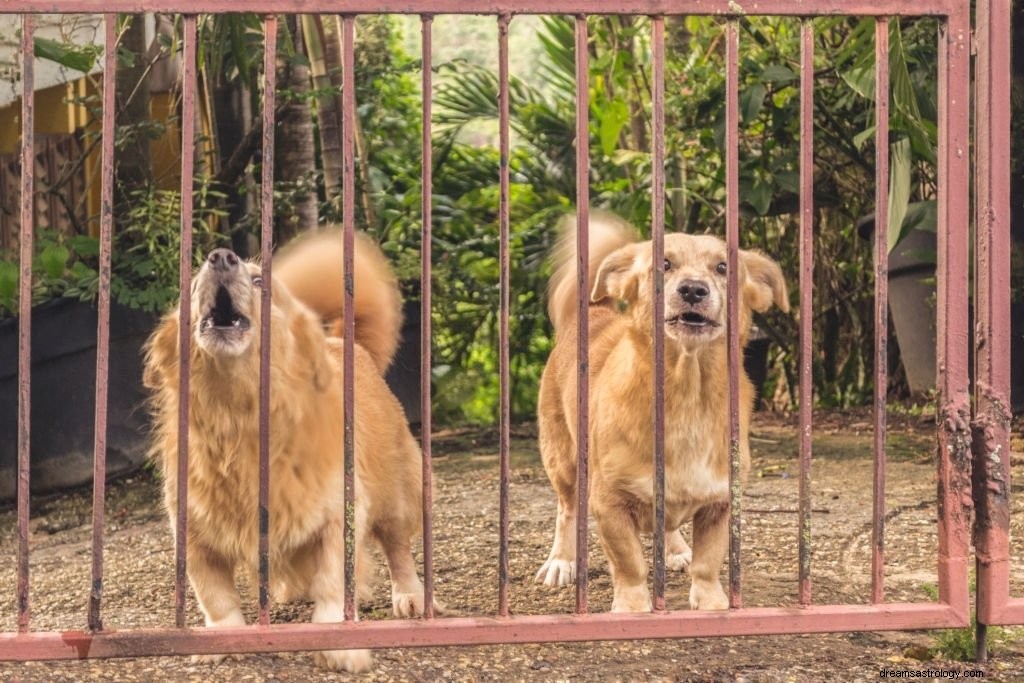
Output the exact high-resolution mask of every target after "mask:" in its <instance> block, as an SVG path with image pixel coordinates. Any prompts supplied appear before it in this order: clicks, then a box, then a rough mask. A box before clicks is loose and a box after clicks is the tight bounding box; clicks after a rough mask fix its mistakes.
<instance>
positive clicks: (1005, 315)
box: [971, 0, 1024, 655]
mask: <svg viewBox="0 0 1024 683" xmlns="http://www.w3.org/2000/svg"><path fill="white" fill-rule="evenodd" d="M1010 25H1011V14H1010V2H1009V1H1008V0H978V3H977V16H976V21H975V26H976V29H975V30H976V33H977V41H976V46H977V62H976V65H975V78H976V80H977V82H976V93H977V96H976V99H975V116H974V120H975V136H976V138H975V164H976V169H975V174H974V178H975V197H976V201H975V211H976V213H975V216H976V220H975V225H976V226H977V247H976V249H975V254H976V259H977V260H976V266H975V269H974V272H975V274H976V275H975V277H976V280H975V297H976V298H975V307H974V310H975V315H976V316H977V323H976V326H975V340H974V345H975V356H974V358H975V377H976V378H977V381H976V384H975V387H974V401H975V416H974V422H973V425H972V437H973V438H972V443H971V445H972V448H973V451H974V461H973V467H974V478H973V492H974V502H975V506H976V509H975V528H974V546H975V554H976V563H977V579H978V596H977V605H978V623H979V625H981V626H982V627H984V626H986V625H989V624H1014V623H1016V624H1019V623H1022V622H1024V600H1022V599H1021V598H1011V596H1010V490H1011V489H1010V484H1011V481H1010V360H1011V350H1010V333H1011V321H1010V291H1011V290H1010V259H1009V254H1010V248H1011V243H1010V182H1009V178H1010V156H1009V155H1010V148H1009V145H1007V144H1006V141H1007V140H1008V139H1009V138H1010V92H1011V82H1010V69H1009V64H1010V49H1011V45H1010V32H1009V31H1007V30H1006V28H1007V27H1008V26H1010ZM1017 362H1021V361H1019V360H1018V361H1017ZM983 634H984V629H983V628H981V629H980V630H979V636H982V635H983ZM978 644H979V650H978V652H979V654H982V655H987V651H986V649H985V647H984V638H983V637H979V638H978Z"/></svg>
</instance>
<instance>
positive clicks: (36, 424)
mask: <svg viewBox="0 0 1024 683" xmlns="http://www.w3.org/2000/svg"><path fill="white" fill-rule="evenodd" d="M96 322H97V313H96V309H95V308H93V306H92V305H91V304H88V303H83V302H79V301H75V300H71V299H56V300H54V301H50V302H47V303H45V304H42V305H40V306H37V307H36V308H34V309H33V310H32V377H31V380H32V385H31V390H32V394H31V402H32V406H31V435H30V448H31V456H30V457H31V475H30V476H31V479H30V483H31V488H32V492H33V493H44V492H48V491H53V490H56V489H60V488H65V487H69V486H77V485H80V484H85V483H87V482H89V481H91V480H92V471H93V438H94V437H93V425H94V420H95V392H96V385H95V378H96ZM154 323H155V319H154V317H153V316H152V315H150V314H148V313H142V312H139V311H134V310H131V309H128V308H125V307H123V306H119V305H117V304H111V310H110V369H109V384H108V387H109V389H108V398H107V475H108V476H111V477H112V476H116V475H118V474H123V473H125V472H129V471H131V470H134V469H136V468H138V467H139V466H140V465H142V464H143V462H145V460H146V450H147V436H148V434H147V431H148V430H147V426H148V415H147V412H146V409H145V405H144V402H145V398H146V395H145V393H144V391H143V389H142V383H141V379H142V357H141V354H140V349H141V348H142V344H143V343H144V342H145V340H146V338H147V337H148V336H149V333H150V331H151V330H152V329H153V325H154ZM17 434H18V320H17V319H16V318H13V319H8V320H4V321H2V322H0V500H9V499H11V498H13V497H14V496H15V495H16V491H17V489H16V481H17V466H18V440H17Z"/></svg>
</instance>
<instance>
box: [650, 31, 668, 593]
mask: <svg viewBox="0 0 1024 683" xmlns="http://www.w3.org/2000/svg"><path fill="white" fill-rule="evenodd" d="M651 29H652V36H651V129H652V135H651V137H652V138H653V141H652V146H651V152H652V154H653V156H652V158H651V245H652V246H651V250H652V256H651V258H652V259H653V264H654V315H653V319H654V329H653V330H652V331H651V335H652V336H651V338H652V339H653V340H654V348H653V351H652V353H653V355H654V415H653V422H654V424H653V429H654V453H653V456H654V591H653V592H654V609H655V611H663V610H664V609H665V17H663V16H657V17H654V18H653V19H652V25H651Z"/></svg>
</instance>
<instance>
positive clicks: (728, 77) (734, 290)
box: [725, 19, 743, 608]
mask: <svg viewBox="0 0 1024 683" xmlns="http://www.w3.org/2000/svg"><path fill="white" fill-rule="evenodd" d="M739 127H740V118H739V30H738V24H737V21H736V19H729V20H728V22H727V23H726V25H725V196H726V200H725V202H726V203H725V241H726V255H727V258H726V261H727V266H728V277H727V278H726V279H727V285H726V287H727V292H728V295H727V297H726V298H727V299H728V306H727V309H728V310H727V315H728V353H727V354H726V355H727V357H728V361H729V606H730V607H733V608H739V607H742V606H743V592H742V576H741V569H740V546H741V544H740V533H741V530H742V519H741V510H740V507H741V506H740V494H741V489H740V479H741V472H740V392H739V387H740V375H739V373H740V364H741V363H742V362H743V355H742V349H740V330H739V295H740V289H739V249H740V246H739V245H740V214H739V210H740V204H739V201H740V200H739V159H740V154H739Z"/></svg>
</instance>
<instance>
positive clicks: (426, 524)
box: [420, 15, 434, 619]
mask: <svg viewBox="0 0 1024 683" xmlns="http://www.w3.org/2000/svg"><path fill="white" fill-rule="evenodd" d="M433 21H434V20H433V18H432V17H431V16H430V15H423V18H422V20H421V24H422V27H421V28H422V35H423V46H422V48H423V64H422V67H421V69H422V72H423V73H422V76H423V123H422V125H423V143H422V147H423V164H422V175H423V179H422V187H423V189H422V202H423V204H422V208H421V213H422V217H421V220H422V221H423V229H422V234H421V236H420V239H421V243H420V250H421V251H420V259H421V271H420V282H421V283H422V286H421V288H420V430H421V431H422V441H423V446H422V449H423V453H422V458H423V475H422V476H423V616H424V618H426V619H433V618H434V517H433V509H434V504H433V492H434V487H433V484H432V481H433V470H432V469H431V461H430V458H431V450H430V448H431V443H430V438H431V432H432V431H433V427H432V425H433V422H432V413H431V404H430V378H431V368H432V362H433V358H432V356H431V339H432V329H433V320H432V319H431V317H430V311H431V305H432V296H433V295H432V292H433V287H432V284H433V283H432V277H431V266H432V263H431V260H432V258H433V256H432V254H433V242H432V240H433V216H432V215H431V211H432V209H431V201H432V199H433V191H434V190H433V163H434V162H433V152H432V148H431V142H432V140H431V129H430V124H431V103H432V95H433V86H432V80H431V77H432V75H433V68H432V66H431V57H432V53H433V43H432V41H431V35H432V34H431V27H432V26H433Z"/></svg>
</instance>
